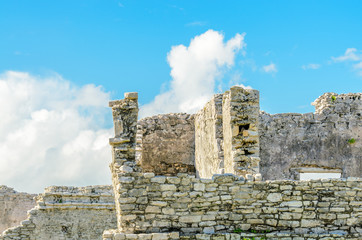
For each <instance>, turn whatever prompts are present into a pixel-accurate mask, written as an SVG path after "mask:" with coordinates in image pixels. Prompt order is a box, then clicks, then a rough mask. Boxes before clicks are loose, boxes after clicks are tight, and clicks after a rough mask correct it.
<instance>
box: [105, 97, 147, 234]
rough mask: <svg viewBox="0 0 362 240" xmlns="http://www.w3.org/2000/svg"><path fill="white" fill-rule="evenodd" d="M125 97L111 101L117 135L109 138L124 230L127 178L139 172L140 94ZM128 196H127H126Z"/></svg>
mask: <svg viewBox="0 0 362 240" xmlns="http://www.w3.org/2000/svg"><path fill="white" fill-rule="evenodd" d="M124 96H125V99H122V100H116V101H111V102H109V106H110V107H111V108H112V114H113V122H114V132H115V137H114V138H110V139H109V143H110V145H111V146H112V163H111V165H110V168H111V172H112V183H113V190H114V197H115V204H116V210H117V225H118V229H119V230H122V227H121V223H122V213H123V211H122V209H121V206H120V202H119V201H120V199H121V198H122V197H124V196H123V195H128V187H129V186H128V184H127V179H131V178H132V174H133V173H134V172H139V171H140V169H139V166H138V165H137V164H136V157H135V153H136V132H137V117H138V102H137V100H138V94H137V93H135V92H132V93H125V94H124ZM126 197H127V196H126Z"/></svg>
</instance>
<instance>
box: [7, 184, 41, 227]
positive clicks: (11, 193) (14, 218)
mask: <svg viewBox="0 0 362 240" xmlns="http://www.w3.org/2000/svg"><path fill="white" fill-rule="evenodd" d="M35 196H36V194H29V193H19V192H17V191H15V190H14V189H13V188H9V187H7V186H4V185H2V186H0V233H2V232H3V231H4V230H5V229H7V228H10V227H14V226H17V225H19V224H20V222H21V221H22V220H25V219H26V218H27V211H28V210H30V209H32V208H33V207H34V206H35V200H34V197H35Z"/></svg>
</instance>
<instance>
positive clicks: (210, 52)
mask: <svg viewBox="0 0 362 240" xmlns="http://www.w3.org/2000/svg"><path fill="white" fill-rule="evenodd" d="M244 46H245V43H244V34H236V35H235V36H234V37H233V38H231V39H230V40H228V41H227V42H224V36H223V35H222V34H221V33H219V32H217V31H213V30H209V31H207V32H205V33H203V34H201V35H199V36H196V37H195V38H193V39H192V40H191V42H190V45H189V46H188V47H187V46H184V45H178V46H174V47H172V49H171V51H170V52H169V53H168V56H167V60H168V63H169V65H170V67H171V77H172V80H171V82H170V89H169V90H168V91H166V92H164V93H160V94H159V95H157V96H156V97H155V99H154V100H153V101H152V102H151V103H149V104H146V105H144V106H142V107H141V110H140V116H141V117H145V116H150V115H153V114H157V113H166V112H189V113H193V112H196V111H197V110H198V109H200V108H202V107H203V105H204V104H205V103H206V102H207V101H208V100H209V99H210V97H211V96H212V95H213V93H214V92H215V82H216V80H217V79H218V78H221V77H222V76H223V74H224V73H225V71H224V70H225V69H229V68H230V67H231V66H233V64H234V59H235V56H236V54H237V53H238V52H239V51H240V50H241V49H242V48H243V47H244Z"/></svg>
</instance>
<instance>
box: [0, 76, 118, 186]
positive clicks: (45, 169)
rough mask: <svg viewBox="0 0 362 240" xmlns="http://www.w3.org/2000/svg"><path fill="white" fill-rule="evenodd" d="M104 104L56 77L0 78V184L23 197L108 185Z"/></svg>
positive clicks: (90, 90) (95, 91)
mask: <svg viewBox="0 0 362 240" xmlns="http://www.w3.org/2000/svg"><path fill="white" fill-rule="evenodd" d="M108 100H109V94H108V93H106V92H104V91H103V90H102V88H101V87H97V86H94V85H85V86H82V87H80V88H79V87H76V86H72V85H71V83H70V82H68V81H66V80H64V79H63V78H62V77H61V76H58V75H55V76H52V77H48V78H40V77H35V76H32V75H30V74H28V73H23V72H11V71H9V72H5V73H3V74H1V75H0V116H1V118H0V184H6V185H9V186H11V187H15V189H17V190H20V191H27V192H42V191H43V188H44V187H46V186H49V185H78V186H79V185H89V184H109V183H110V173H109V169H108V162H110V160H111V154H110V148H109V146H108V138H109V137H110V136H111V129H107V128H104V123H105V122H106V121H107V120H106V119H105V118H106V117H107V116H108V117H109V115H110V113H109V112H108V111H109V110H108V109H107V107H106V106H107V102H108ZM109 118H110V117H109Z"/></svg>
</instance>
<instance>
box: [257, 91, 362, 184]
mask: <svg viewBox="0 0 362 240" xmlns="http://www.w3.org/2000/svg"><path fill="white" fill-rule="evenodd" d="M332 96H334V98H332ZM333 99H334V100H333ZM313 104H314V105H315V107H316V113H314V114H313V113H306V114H298V113H283V114H275V115H270V114H268V113H265V112H261V114H260V124H259V133H260V158H261V162H260V171H261V174H262V176H263V178H264V180H267V179H296V180H298V179H299V173H298V172H297V171H298V168H300V167H319V168H325V169H327V170H328V169H340V170H342V175H343V177H362V161H361V159H362V93H355V94H351V93H349V94H340V95H338V94H335V93H325V94H324V95H322V96H321V97H319V98H318V99H317V100H315V102H314V103H313ZM351 139H354V140H352V141H350V142H349V140H351ZM353 141H355V142H353ZM352 142H353V143H352Z"/></svg>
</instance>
